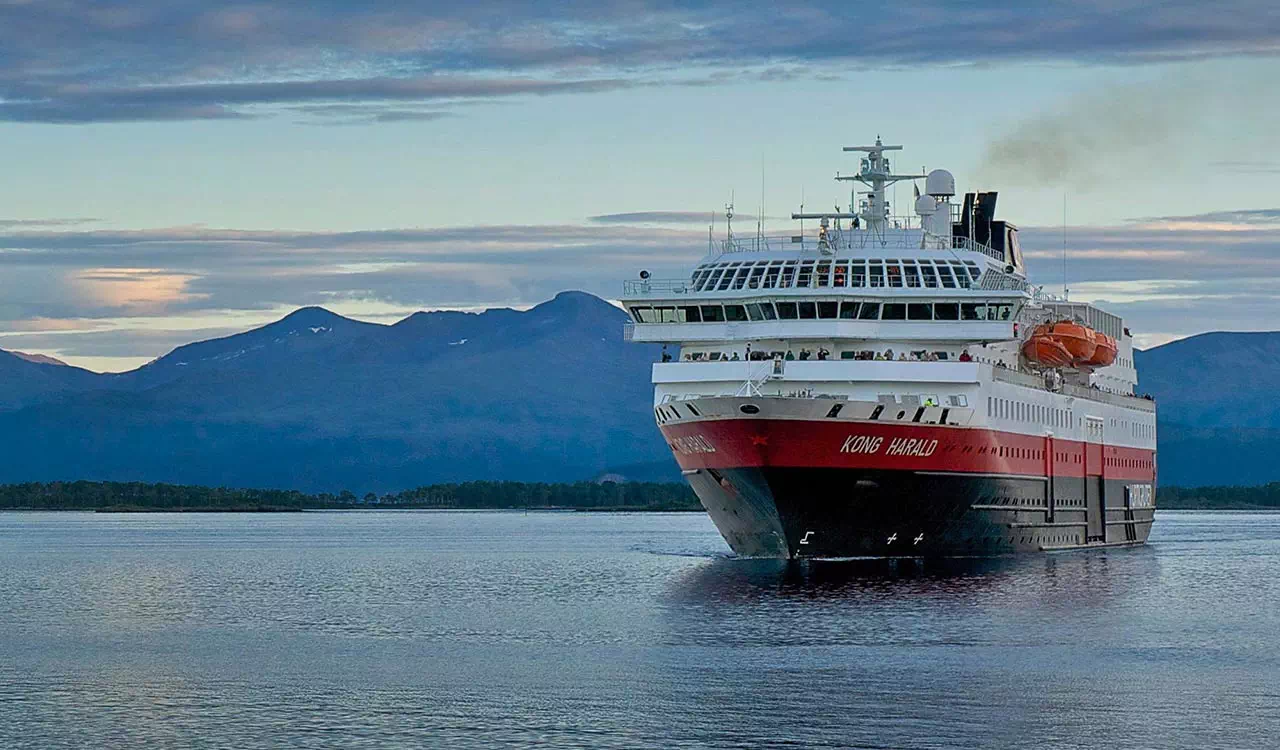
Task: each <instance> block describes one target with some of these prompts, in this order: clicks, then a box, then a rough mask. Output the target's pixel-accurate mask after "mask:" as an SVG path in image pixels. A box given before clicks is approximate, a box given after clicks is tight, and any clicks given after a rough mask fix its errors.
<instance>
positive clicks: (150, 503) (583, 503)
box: [0, 481, 702, 512]
mask: <svg viewBox="0 0 1280 750" xmlns="http://www.w3.org/2000/svg"><path fill="white" fill-rule="evenodd" d="M701 507H702V506H701V505H700V504H699V503H698V499H697V497H696V496H694V494H693V491H692V490H690V489H689V487H688V486H686V485H683V484H676V483H665V482H664V483H659V482H624V483H614V482H599V483H597V482H574V483H563V484H547V483H541V482H461V483H455V484H433V485H427V486H424V487H418V488H415V489H411V490H405V491H403V492H390V493H386V494H382V495H377V494H374V493H368V494H365V495H362V496H358V495H356V494H355V493H353V492H349V491H344V492H341V493H338V494H331V493H323V492H322V493H316V494H308V493H304V492H297V491H294V490H258V489H239V488H229V487H200V486H193V485H178V484H152V483H144V482H88V481H77V482H27V483H24V484H7V485H0V509H2V510H120V511H189V512H198V511H300V510H341V509H360V508H370V509H374V508H404V509H409V508H438V509H490V510H501V509H546V508H567V509H575V510H701Z"/></svg>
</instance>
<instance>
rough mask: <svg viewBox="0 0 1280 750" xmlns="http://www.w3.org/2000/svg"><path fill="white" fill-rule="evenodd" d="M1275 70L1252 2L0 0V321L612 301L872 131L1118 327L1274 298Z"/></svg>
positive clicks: (694, 253) (254, 320) (36, 339)
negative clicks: (713, 220) (947, 181)
mask: <svg viewBox="0 0 1280 750" xmlns="http://www.w3.org/2000/svg"><path fill="white" fill-rule="evenodd" d="M1277 81H1280V4H1276V3H1274V2H1261V1H1253V0H1228V1H1226V2H1221V3H1216V4H1214V5H1213V8H1212V11H1211V12H1209V11H1207V10H1206V7H1205V6H1204V4H1203V3H1191V2H1162V3H1159V4H1152V3H1149V2H1092V1H1090V0H1082V1H1075V2H1043V3H1023V2H1017V3H1014V2H1002V1H1001V0H995V2H987V3H969V2H941V1H940V0H910V1H909V2H899V3H893V4H887V5H883V6H875V7H873V6H867V5H865V4H862V5H859V4H849V3H821V2H811V1H809V0H795V1H794V2H787V3H777V2H754V1H752V0H748V1H746V2H735V3H715V2H707V3H703V2H696V1H695V2H688V1H685V2H679V3H671V2H644V1H643V0H627V1H626V2H620V1H615V0H599V1H595V2H589V3H586V2H572V1H570V2H541V1H534V2H520V3H496V2H492V0H472V1H471V2H468V3H431V2H376V1H373V0H366V1H364V2H359V3H356V2H350V1H342V0H310V1H309V2H276V3H252V2H250V3H227V2H220V1H219V0H200V2H194V1H191V0H164V1H163V2H161V0H131V1H127V2H101V1H97V2H90V1H88V0H0V348H5V349H11V350H21V351H27V352H39V353H44V354H49V355H52V356H56V357H59V358H60V359H63V360H64V361H67V362H70V363H72V364H77V365H80V366H84V367H88V368H90V369H96V370H102V371H108V370H110V371H118V370H124V369H129V368H132V367H136V366H139V365H141V364H143V363H145V362H147V361H149V360H151V359H153V358H155V357H158V356H160V355H163V354H164V353H166V352H167V351H169V350H170V349H172V348H173V347H175V346H178V345H180V344H183V343H187V342H189V341H192V340H196V339H202V338H208V337H212V336H218V335H226V334H228V333H231V332H234V331H238V330H244V329H246V328H249V327H252V326H255V325H260V324H262V323H266V322H269V321H271V320H274V319H277V318H279V317H281V316H283V315H284V314H286V313H287V312H289V311H291V310H292V309H294V308H296V307H299V306H303V305H323V306H325V307H327V308H329V309H331V310H334V311H335V312H339V313H342V314H346V315H350V316H352V317H358V318H361V319H365V320H374V321H381V322H391V321H394V320H397V319H399V318H401V317H404V316H405V315H407V314H409V313H410V312H412V311H415V310H420V309H442V308H450V309H484V308H486V307H493V306H517V307H522V306H528V305H532V304H536V303H538V302H540V301H542V300H545V299H548V298H550V297H551V296H553V295H554V294H555V293H556V292H558V291H560V290H563V289H582V290H585V291H589V292H592V293H595V294H598V295H600V296H602V297H605V298H611V299H612V298H617V297H618V296H619V294H620V293H621V287H622V280H623V279H627V278H632V277H633V276H634V275H635V273H636V271H637V270H638V269H639V268H647V269H649V270H651V271H652V272H653V273H654V275H655V276H657V277H664V276H671V277H674V276H683V275H685V274H687V272H688V270H689V269H690V267H691V266H692V265H693V264H694V263H695V262H696V261H697V259H698V258H699V257H701V256H702V255H703V254H704V253H705V251H706V247H707V242H706V237H707V224H708V222H709V220H710V217H711V215H712V214H713V213H715V212H717V211H722V210H723V207H724V204H725V203H726V202H727V201H729V200H730V199H731V198H732V200H733V201H734V202H735V204H736V207H737V211H738V213H739V219H738V221H739V222H740V223H739V225H738V226H739V228H740V229H741V227H742V226H743V224H742V222H746V223H747V224H748V225H749V226H750V227H751V229H754V221H755V218H754V217H755V216H756V215H760V214H761V212H762V210H763V216H764V217H765V218H764V222H765V231H766V232H770V231H773V232H775V233H778V234H786V233H790V232H791V231H792V230H793V224H792V223H791V222H790V221H789V220H788V219H785V218H783V217H786V216H788V215H789V214H790V212H791V211H793V210H797V209H798V208H799V206H800V204H801V203H802V202H803V203H804V204H805V205H806V206H807V207H809V208H810V210H813V208H814V207H823V208H825V207H827V206H834V205H835V204H836V202H837V201H840V200H841V199H842V197H843V198H844V200H846V201H847V195H846V194H845V193H844V190H845V188H843V187H842V186H841V184H838V183H836V182H835V181H834V180H833V179H832V177H833V176H834V175H835V173H836V172H838V171H844V172H845V173H850V172H854V171H856V168H857V165H856V161H855V160H854V159H853V158H850V156H849V155H847V154H843V153H841V151H840V147H841V146H844V145H853V144H855V143H865V142H869V141H872V140H873V139H874V138H875V137H876V136H877V135H883V137H884V138H885V140H886V142H891V143H895V144H896V143H900V144H903V145H904V146H905V150H904V151H902V152H901V154H899V155H898V156H897V161H896V166H898V167H899V168H903V167H904V165H907V166H909V167H910V168H912V169H914V168H916V167H923V168H927V169H933V168H937V167H943V168H947V169H949V170H951V171H952V172H953V173H954V174H955V175H956V178H957V183H958V188H959V189H960V190H961V191H964V190H973V189H986V190H998V191H999V192H1000V204H999V214H1000V215H1001V216H1002V217H1003V218H1005V219H1008V220H1010V221H1012V222H1014V223H1016V224H1017V225H1019V226H1020V227H1021V229H1022V235H1023V245H1024V248H1025V249H1026V250H1027V255H1028V263H1029V266H1030V272H1031V275H1032V277H1033V280H1034V281H1036V282H1037V283H1042V284H1045V285H1046V286H1048V287H1050V288H1051V289H1060V288H1061V287H1062V285H1063V281H1064V278H1063V263H1062V240H1063V232H1064V226H1065V230H1066V236H1067V245H1068V263H1067V267H1066V282H1067V285H1068V286H1069V288H1070V290H1071V297H1072V298H1073V299H1082V300H1092V301H1096V302H1099V303H1104V304H1106V306H1107V308H1108V309H1110V310H1112V311H1114V312H1117V313H1119V314H1121V315H1123V316H1124V317H1125V318H1126V321H1127V322H1128V324H1129V326H1130V327H1131V329H1132V330H1133V331H1134V333H1135V334H1136V335H1137V340H1138V342H1139V344H1140V345H1148V346H1149V345H1154V344H1159V343H1162V342H1165V341H1169V340H1172V339H1175V338H1179V337H1183V336H1187V335H1191V334H1195V333H1199V332H1204V331H1210V330H1272V329H1277V328H1280V323H1277V322H1275V319H1274V313H1275V311H1276V310H1280V306H1278V305H1277V302H1278V301H1280V300H1278V298H1280V128H1276V127H1275V123H1276V122H1280V83H1277ZM899 190H900V191H901V196H902V198H901V199H900V203H901V205H900V207H899V210H900V211H901V212H902V213H907V212H908V211H907V210H906V209H908V208H909V206H910V195H909V192H910V188H909V187H900V188H899ZM890 198H891V200H898V196H897V195H892V194H891V195H890ZM1064 209H1065V210H1064ZM722 229H723V220H722V219H718V220H717V231H720V230H722Z"/></svg>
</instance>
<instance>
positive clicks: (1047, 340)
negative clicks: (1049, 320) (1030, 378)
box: [1022, 326, 1073, 367]
mask: <svg viewBox="0 0 1280 750" xmlns="http://www.w3.org/2000/svg"><path fill="white" fill-rule="evenodd" d="M1046 327H1047V326H1041V327H1040V328H1046ZM1040 328H1037V329H1036V331H1035V333H1033V334H1031V337H1030V338H1028V339H1027V343H1025V344H1023V345H1022V356H1024V357H1026V358H1027V359H1029V360H1031V361H1032V362H1035V363H1036V364H1039V365H1043V366H1045V367H1066V366H1067V365H1070V364H1071V363H1072V361H1073V358H1072V356H1071V352H1069V351H1067V347H1065V346H1063V345H1062V342H1060V341H1058V340H1057V339H1056V338H1054V337H1053V336H1051V335H1049V334H1046V333H1041V332H1040Z"/></svg>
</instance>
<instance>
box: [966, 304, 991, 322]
mask: <svg viewBox="0 0 1280 750" xmlns="http://www.w3.org/2000/svg"><path fill="white" fill-rule="evenodd" d="M960 319H961V320H986V319H987V306H986V305H985V304H981V303H977V302H963V303H961V304H960Z"/></svg>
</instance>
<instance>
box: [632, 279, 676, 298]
mask: <svg viewBox="0 0 1280 750" xmlns="http://www.w3.org/2000/svg"><path fill="white" fill-rule="evenodd" d="M691 291H693V290H692V288H691V282H690V281H689V279H643V280H640V281H635V280H628V281H623V282H622V295H623V296H624V297H648V296H651V295H659V294H688V293H689V292H691Z"/></svg>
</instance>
